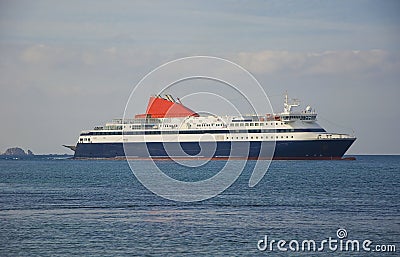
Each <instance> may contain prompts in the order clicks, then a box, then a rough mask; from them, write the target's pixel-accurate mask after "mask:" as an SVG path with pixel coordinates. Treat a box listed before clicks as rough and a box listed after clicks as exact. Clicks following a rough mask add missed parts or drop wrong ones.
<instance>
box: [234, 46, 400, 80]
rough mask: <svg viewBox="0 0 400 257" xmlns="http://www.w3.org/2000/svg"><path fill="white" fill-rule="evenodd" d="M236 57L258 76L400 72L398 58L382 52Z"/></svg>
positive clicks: (248, 54)
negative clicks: (283, 73)
mask: <svg viewBox="0 0 400 257" xmlns="http://www.w3.org/2000/svg"><path fill="white" fill-rule="evenodd" d="M233 58H234V59H235V60H237V62H238V63H240V64H241V65H243V66H244V67H247V68H248V69H249V70H250V71H252V72H254V73H258V74H262V73H276V72H291V73H293V72H294V73H299V74H304V75H320V74H338V75H340V74H351V73H354V72H368V71H374V72H376V71H395V70H399V69H400V65H399V64H400V59H399V56H398V55H396V54H391V53H389V52H387V51H384V50H379V49H374V50H352V51H324V52H311V53H308V52H289V51H260V52H242V53H239V54H238V55H237V56H234V57H233Z"/></svg>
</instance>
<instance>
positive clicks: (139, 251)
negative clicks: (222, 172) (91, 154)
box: [0, 156, 400, 256]
mask: <svg viewBox="0 0 400 257" xmlns="http://www.w3.org/2000/svg"><path fill="white" fill-rule="evenodd" d="M254 162H255V161H249V163H248V165H247V166H246V168H245V170H244V171H243V173H242V174H241V175H240V177H239V178H238V179H237V181H236V182H235V183H234V184H233V185H232V186H231V187H230V188H228V189H227V190H226V191H224V192H223V193H222V194H220V195H218V196H216V197H214V198H211V199H208V200H205V201H201V202H194V203H182V202H174V201H170V200H166V199H164V198H162V197H160V196H157V195H155V194H153V193H152V192H150V191H149V190H148V189H146V188H145V187H144V186H143V185H142V184H141V183H140V182H139V181H138V180H137V179H136V177H135V176H134V174H133V173H132V171H131V170H130V168H129V165H128V163H127V162H126V161H104V160H96V161H93V160H91V161H89V160H81V161H79V160H69V159H62V158H61V159H57V158H51V157H35V158H27V159H14V160H13V159H4V158H3V159H0V256H399V255H398V253H399V251H400V215H399V214H400V213H399V210H400V204H399V202H400V201H399V199H400V156H357V160H355V161H273V162H272V163H271V166H270V168H269V170H268V172H267V173H266V175H265V176H264V178H263V179H262V180H261V182H260V183H259V184H257V185H256V186H255V187H253V188H250V187H249V186H248V183H249V178H250V175H251V171H252V167H253V166H254ZM148 165H149V163H148V161H137V162H136V163H135V164H134V166H135V168H137V169H141V170H146V168H147V167H148ZM157 165H160V166H162V167H163V168H164V169H166V170H168V171H169V175H170V176H172V177H176V178H183V180H186V181H197V180H201V179H204V178H207V177H211V176H212V175H214V174H215V171H216V170H218V169H220V168H221V167H222V166H223V165H224V161H211V162H210V163H208V164H207V165H206V166H205V167H203V168H201V169H193V168H187V167H183V166H179V165H177V164H175V163H173V162H171V161H160V163H158V164H157ZM338 229H342V230H343V229H345V230H346V233H347V237H345V238H343V240H345V239H346V240H359V241H360V242H363V241H364V240H370V241H372V243H371V245H370V247H371V249H372V248H373V247H374V246H376V245H385V247H386V246H387V245H395V247H396V252H393V251H392V252H365V251H363V250H362V249H361V250H360V251H359V252H356V251H350V250H348V251H343V250H342V251H341V250H339V249H336V250H330V249H329V248H328V246H327V245H324V248H323V249H322V250H321V251H318V250H315V251H312V250H310V251H308V250H307V249H306V250H303V251H301V250H299V251H296V249H295V248H294V251H293V250H291V249H288V243H287V244H286V245H285V246H286V249H287V251H281V250H279V249H278V248H277V245H276V243H275V245H273V247H272V250H271V249H266V250H265V251H260V250H259V247H261V248H262V246H263V245H264V243H263V242H261V243H259V241H260V240H264V239H265V236H267V238H268V240H276V242H277V241H279V240H286V241H287V242H289V241H293V240H296V241H298V242H300V246H301V242H302V241H303V240H314V241H316V242H317V246H318V247H319V246H320V244H319V242H321V241H322V240H324V239H328V238H329V237H331V238H332V239H339V237H338V235H337V232H338ZM269 243H270V242H269ZM292 246H293V247H294V246H295V244H293V245H292ZM360 248H361V246H360ZM373 249H375V248H373Z"/></svg>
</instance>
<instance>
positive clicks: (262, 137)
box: [226, 136, 293, 139]
mask: <svg viewBox="0 0 400 257" xmlns="http://www.w3.org/2000/svg"><path fill="white" fill-rule="evenodd" d="M230 138H231V139H249V138H250V139H264V138H265V139H268V138H270V139H274V136H270V137H268V136H265V137H264V136H261V137H258V136H252V137H230ZM275 138H279V136H276V137H275ZM281 138H289V136H286V137H285V136H281ZM290 138H293V136H290ZM226 139H229V137H226Z"/></svg>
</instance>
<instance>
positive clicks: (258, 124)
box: [231, 122, 283, 127]
mask: <svg viewBox="0 0 400 257" xmlns="http://www.w3.org/2000/svg"><path fill="white" fill-rule="evenodd" d="M269 124H270V125H271V126H273V125H274V124H275V125H279V124H280V125H283V122H271V123H269ZM231 126H232V127H244V126H250V127H259V126H268V122H265V123H263V122H261V123H260V122H246V123H232V124H231Z"/></svg>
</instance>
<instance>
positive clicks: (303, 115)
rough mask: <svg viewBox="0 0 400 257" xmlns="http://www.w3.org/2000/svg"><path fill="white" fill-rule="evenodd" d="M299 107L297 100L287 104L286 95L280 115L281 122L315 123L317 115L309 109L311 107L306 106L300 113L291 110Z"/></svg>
mask: <svg viewBox="0 0 400 257" xmlns="http://www.w3.org/2000/svg"><path fill="white" fill-rule="evenodd" d="M299 106H300V103H299V101H298V100H297V99H293V100H292V102H289V99H288V95H287V94H286V95H285V102H284V108H283V112H282V113H281V114H280V119H281V121H284V122H294V121H296V120H301V121H306V122H315V121H316V120H317V113H316V112H315V110H313V109H312V108H311V106H307V107H306V109H305V110H303V111H300V112H299V111H293V108H296V107H299Z"/></svg>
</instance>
